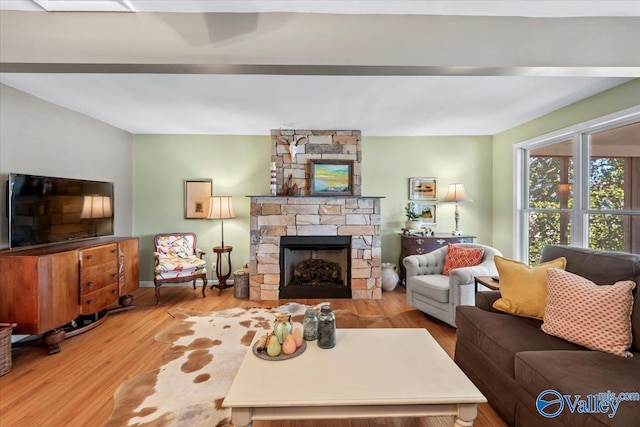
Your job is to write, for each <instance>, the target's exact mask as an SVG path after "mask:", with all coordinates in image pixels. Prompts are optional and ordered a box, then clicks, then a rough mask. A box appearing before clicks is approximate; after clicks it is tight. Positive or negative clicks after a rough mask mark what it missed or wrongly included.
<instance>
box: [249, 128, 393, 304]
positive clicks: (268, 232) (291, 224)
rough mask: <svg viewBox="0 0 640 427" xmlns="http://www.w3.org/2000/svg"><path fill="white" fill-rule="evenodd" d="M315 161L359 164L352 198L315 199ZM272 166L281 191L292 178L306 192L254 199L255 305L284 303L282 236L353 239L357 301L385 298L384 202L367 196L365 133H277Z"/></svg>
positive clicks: (353, 283)
mask: <svg viewBox="0 0 640 427" xmlns="http://www.w3.org/2000/svg"><path fill="white" fill-rule="evenodd" d="M310 160H350V161H353V177H352V178H353V179H352V180H353V188H352V190H351V193H352V194H351V195H348V196H338V197H336V196H334V197H315V196H314V197H309V179H310V169H309V162H310ZM271 161H272V162H274V163H275V165H276V176H277V185H278V188H282V185H283V184H284V182H285V180H288V179H289V177H291V182H292V184H296V185H297V187H298V188H299V189H300V192H299V194H298V195H296V196H250V198H251V213H250V230H251V237H250V242H249V256H250V260H249V286H250V287H249V297H250V299H252V300H276V299H279V294H280V290H279V289H280V281H281V275H280V238H281V237H282V236H350V237H351V249H350V252H351V255H350V259H351V267H350V268H351V271H350V276H351V283H350V285H351V297H352V298H354V299H380V298H382V284H381V278H380V267H381V256H382V254H381V247H380V243H381V238H380V199H381V197H362V196H361V184H362V176H361V170H362V169H361V163H362V150H361V132H360V131H359V130H300V129H295V130H283V129H276V130H272V131H271ZM266 178H268V177H265V179H266Z"/></svg>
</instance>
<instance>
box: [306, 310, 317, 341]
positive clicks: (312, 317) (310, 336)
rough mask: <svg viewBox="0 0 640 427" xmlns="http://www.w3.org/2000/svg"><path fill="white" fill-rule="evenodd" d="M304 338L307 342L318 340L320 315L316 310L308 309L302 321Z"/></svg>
mask: <svg viewBox="0 0 640 427" xmlns="http://www.w3.org/2000/svg"><path fill="white" fill-rule="evenodd" d="M302 330H303V332H302V337H303V338H304V339H305V340H307V341H315V340H317V339H318V313H316V309H315V308H308V309H307V311H306V312H305V313H304V319H303V320H302Z"/></svg>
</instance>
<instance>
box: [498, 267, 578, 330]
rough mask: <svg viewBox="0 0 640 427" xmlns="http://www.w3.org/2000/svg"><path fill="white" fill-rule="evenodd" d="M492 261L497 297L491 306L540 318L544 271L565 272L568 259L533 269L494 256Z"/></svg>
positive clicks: (545, 274)
mask: <svg viewBox="0 0 640 427" xmlns="http://www.w3.org/2000/svg"><path fill="white" fill-rule="evenodd" d="M494 261H495V263H496V268H497V269H498V275H499V276H500V298H499V299H498V300H496V302H494V303H493V308H495V309H496V310H500V311H504V312H506V313H510V314H515V315H517V316H524V317H533V318H535V319H542V318H543V317H544V306H545V304H546V301H547V270H548V269H550V268H560V269H563V270H564V268H565V267H566V265H567V259H566V258H564V257H560V258H557V259H554V260H552V261H547V262H543V263H542V264H538V265H537V266H535V267H533V268H531V267H529V266H528V265H526V264H523V263H521V262H518V261H514V260H510V259H507V258H503V257H501V256H496V257H494Z"/></svg>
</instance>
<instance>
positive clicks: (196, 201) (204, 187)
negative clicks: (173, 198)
mask: <svg viewBox="0 0 640 427" xmlns="http://www.w3.org/2000/svg"><path fill="white" fill-rule="evenodd" d="M212 195H213V180H212V179H201V180H193V181H185V182H184V217H185V219H206V218H207V214H208V213H209V212H208V211H209V199H210V198H211V196H212Z"/></svg>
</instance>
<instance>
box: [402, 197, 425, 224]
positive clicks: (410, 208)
mask: <svg viewBox="0 0 640 427" xmlns="http://www.w3.org/2000/svg"><path fill="white" fill-rule="evenodd" d="M404 210H405V213H406V215H407V221H405V223H404V225H405V227H406V228H407V229H409V230H419V229H421V228H422V220H421V219H420V215H419V214H418V213H417V212H416V210H415V204H414V203H409V204H408V205H407V206H406V207H405V208H404Z"/></svg>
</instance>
